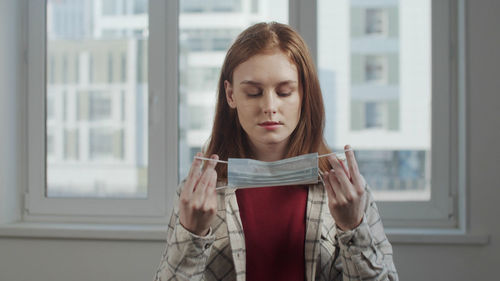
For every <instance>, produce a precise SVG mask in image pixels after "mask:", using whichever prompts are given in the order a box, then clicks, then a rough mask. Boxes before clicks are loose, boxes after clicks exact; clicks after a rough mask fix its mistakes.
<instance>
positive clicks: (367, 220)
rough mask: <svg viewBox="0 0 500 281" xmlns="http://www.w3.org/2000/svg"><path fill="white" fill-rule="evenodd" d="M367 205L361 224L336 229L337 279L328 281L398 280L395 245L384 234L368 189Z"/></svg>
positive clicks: (332, 277)
mask: <svg viewBox="0 0 500 281" xmlns="http://www.w3.org/2000/svg"><path fill="white" fill-rule="evenodd" d="M366 194H367V198H368V199H367V203H366V207H365V214H364V217H363V220H362V222H361V224H360V225H359V226H358V227H356V228H355V229H352V230H349V231H342V230H341V229H340V228H338V227H336V230H335V238H334V239H335V244H336V247H338V249H336V251H335V254H334V257H333V259H334V267H335V269H334V270H332V271H331V272H334V273H335V274H334V276H330V278H329V280H343V281H354V280H390V281H395V280H398V274H397V272H396V268H395V266H394V262H393V257H392V246H391V244H390V243H389V240H388V239H387V236H386V235H385V232H384V228H383V225H382V221H381V218H380V214H379V211H378V208H377V206H376V204H375V201H374V200H373V197H372V195H371V192H369V190H368V189H367V192H366Z"/></svg>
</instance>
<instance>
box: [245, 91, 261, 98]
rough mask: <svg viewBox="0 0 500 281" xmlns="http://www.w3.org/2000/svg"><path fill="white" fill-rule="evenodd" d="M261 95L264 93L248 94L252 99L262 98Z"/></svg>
mask: <svg viewBox="0 0 500 281" xmlns="http://www.w3.org/2000/svg"><path fill="white" fill-rule="evenodd" d="M261 94H262V92H258V93H247V96H248V97H251V98H252V97H258V96H260V95H261Z"/></svg>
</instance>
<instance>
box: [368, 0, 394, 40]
mask: <svg viewBox="0 0 500 281" xmlns="http://www.w3.org/2000/svg"><path fill="white" fill-rule="evenodd" d="M389 2H390V1H388V3H389ZM365 34H366V35H385V34H387V12H386V10H384V9H381V8H367V9H365Z"/></svg>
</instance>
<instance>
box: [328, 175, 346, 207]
mask: <svg viewBox="0 0 500 281" xmlns="http://www.w3.org/2000/svg"><path fill="white" fill-rule="evenodd" d="M328 181H329V182H330V186H331V188H332V191H333V193H334V194H335V200H336V201H337V202H339V203H340V202H346V199H345V195H344V192H343V190H342V187H341V184H340V182H339V181H338V178H337V176H336V175H335V171H334V170H333V169H332V170H330V171H329V172H328Z"/></svg>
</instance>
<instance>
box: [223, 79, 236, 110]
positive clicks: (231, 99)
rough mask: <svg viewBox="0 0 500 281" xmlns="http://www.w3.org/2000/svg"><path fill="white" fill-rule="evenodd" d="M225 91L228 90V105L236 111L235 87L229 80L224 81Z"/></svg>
mask: <svg viewBox="0 0 500 281" xmlns="http://www.w3.org/2000/svg"><path fill="white" fill-rule="evenodd" d="M224 90H226V100H227V104H228V105H229V107H231V108H232V109H235V108H236V102H235V101H234V97H233V86H232V85H231V83H230V82H229V81H227V80H224Z"/></svg>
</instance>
